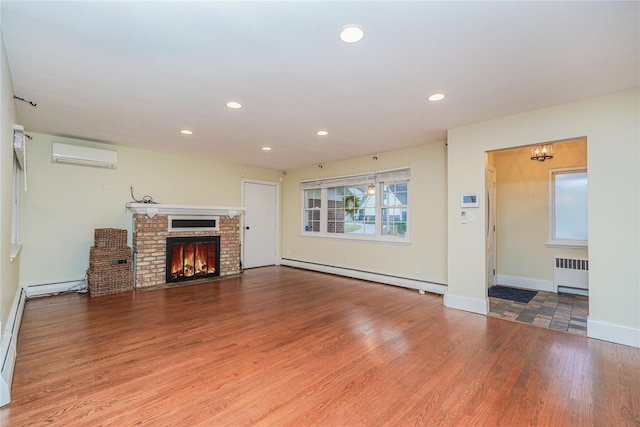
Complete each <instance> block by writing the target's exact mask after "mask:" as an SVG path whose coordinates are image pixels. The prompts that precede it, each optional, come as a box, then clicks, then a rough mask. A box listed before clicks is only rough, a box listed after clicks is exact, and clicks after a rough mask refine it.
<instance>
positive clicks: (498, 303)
mask: <svg viewBox="0 0 640 427" xmlns="http://www.w3.org/2000/svg"><path fill="white" fill-rule="evenodd" d="M489 300H490V312H489V315H490V316H495V317H502V318H504V319H510V320H515V321H518V322H524V323H530V324H533V325H538V326H542V327H545V328H550V329H556V330H559V331H567V332H572V333H575V334H580V335H587V314H588V312H589V298H588V297H584V296H580V295H571V294H555V293H553V292H545V291H538V294H537V295H536V296H535V297H533V299H532V300H531V301H529V303H528V304H524V303H521V302H515V301H509V300H505V299H500V298H489Z"/></svg>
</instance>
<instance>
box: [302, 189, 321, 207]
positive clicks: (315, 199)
mask: <svg viewBox="0 0 640 427" xmlns="http://www.w3.org/2000/svg"><path fill="white" fill-rule="evenodd" d="M304 193H305V196H304V207H305V208H319V207H320V206H321V198H322V190H320V189H314V190H304Z"/></svg>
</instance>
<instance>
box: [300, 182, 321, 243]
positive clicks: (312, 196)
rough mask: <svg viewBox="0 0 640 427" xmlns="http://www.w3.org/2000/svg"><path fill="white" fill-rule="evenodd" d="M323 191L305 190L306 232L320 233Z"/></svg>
mask: <svg viewBox="0 0 640 427" xmlns="http://www.w3.org/2000/svg"><path fill="white" fill-rule="evenodd" d="M321 199H322V190H321V189H319V188H317V189H311V190H304V221H303V223H304V230H305V231H310V232H315V233H317V232H320V207H321V206H322V200H321Z"/></svg>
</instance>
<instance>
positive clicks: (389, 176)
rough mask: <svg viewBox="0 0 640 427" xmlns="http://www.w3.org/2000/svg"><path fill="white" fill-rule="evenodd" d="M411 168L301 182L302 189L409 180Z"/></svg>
mask: <svg viewBox="0 0 640 427" xmlns="http://www.w3.org/2000/svg"><path fill="white" fill-rule="evenodd" d="M410 178H411V169H409V168H403V169H395V170H389V171H381V172H372V173H367V174H362V175H353V176H345V177H338V178H326V179H317V180H312V181H302V182H300V189H301V190H312V189H314V188H332V187H348V186H356V185H368V184H372V183H374V182H385V181H409V180H410Z"/></svg>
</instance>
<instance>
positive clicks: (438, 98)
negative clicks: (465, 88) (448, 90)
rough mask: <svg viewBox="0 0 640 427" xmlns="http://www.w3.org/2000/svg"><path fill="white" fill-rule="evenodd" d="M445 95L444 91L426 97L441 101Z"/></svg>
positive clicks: (430, 99)
mask: <svg viewBox="0 0 640 427" xmlns="http://www.w3.org/2000/svg"><path fill="white" fill-rule="evenodd" d="M445 97H446V95H445V94H444V93H434V94H433V95H431V96H430V97H429V98H428V99H429V101H442V100H443V99H444V98H445Z"/></svg>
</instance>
